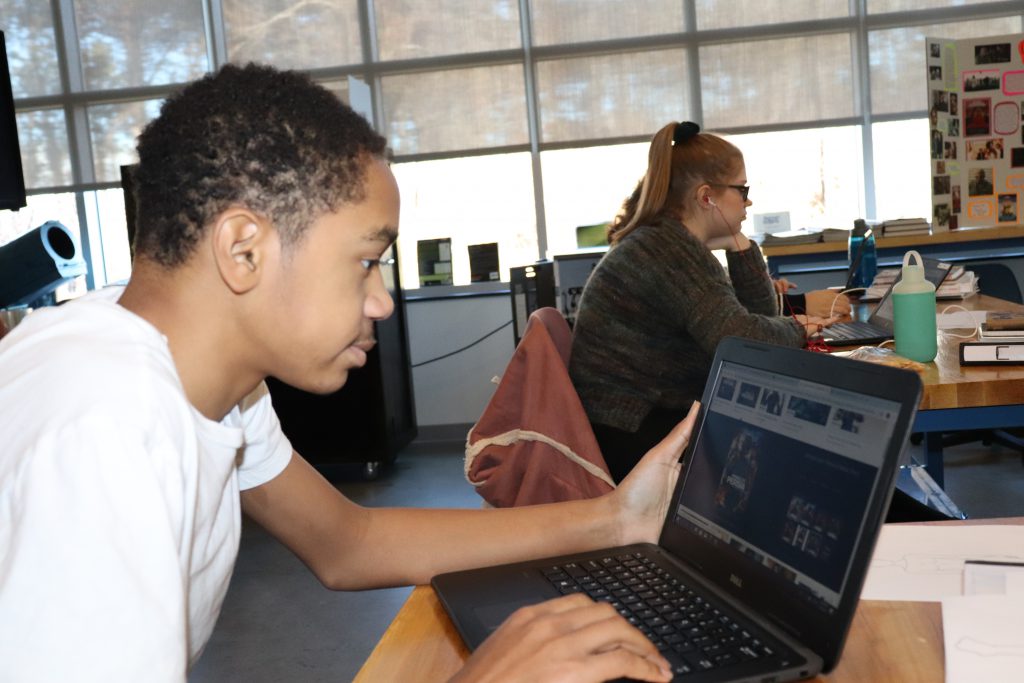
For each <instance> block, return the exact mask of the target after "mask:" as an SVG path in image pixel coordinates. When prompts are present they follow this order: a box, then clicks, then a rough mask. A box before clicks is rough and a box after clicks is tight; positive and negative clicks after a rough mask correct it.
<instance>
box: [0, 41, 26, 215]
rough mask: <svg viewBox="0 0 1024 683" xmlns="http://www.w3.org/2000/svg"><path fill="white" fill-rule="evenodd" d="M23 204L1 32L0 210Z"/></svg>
mask: <svg viewBox="0 0 1024 683" xmlns="http://www.w3.org/2000/svg"><path fill="white" fill-rule="evenodd" d="M25 205H26V202H25V176H24V174H23V172H22V167H21V147H20V145H19V144H18V124H17V121H16V119H15V117H14V92H13V91H12V89H11V73H10V70H9V69H8V67H7V43H6V42H5V41H4V33H3V31H0V209H14V210H17V209H20V208H22V207H23V206H25Z"/></svg>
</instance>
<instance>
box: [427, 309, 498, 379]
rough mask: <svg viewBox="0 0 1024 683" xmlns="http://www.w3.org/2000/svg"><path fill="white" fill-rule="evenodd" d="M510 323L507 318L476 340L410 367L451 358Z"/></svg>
mask: <svg viewBox="0 0 1024 683" xmlns="http://www.w3.org/2000/svg"><path fill="white" fill-rule="evenodd" d="M511 324H512V321H511V320H509V321H508V322H507V323H504V324H502V325H499V326H498V327H496V328H494V329H493V330H491V331H490V332H488V333H487V334H485V335H484V336H482V337H480V338H479V339H477V340H476V341H475V342H472V343H470V344H466V345H465V346H463V347H462V348H461V349H455V350H454V351H451V352H449V353H446V354H444V355H443V356H438V357H437V358H431V359H430V360H425V361H421V362H419V363H413V364H412V367H414V368H418V367H422V366H424V365H428V364H429V363H436V362H437V361H439V360H444V359H445V358H451V357H452V356H454V355H455V354H457V353H462V352H463V351H465V350H466V349H470V348H473V347H474V346H476V345H477V344H479V343H480V342H482V341H483V340H484V339H487V338H488V337H490V336H491V335H494V334H497V333H498V332H501V331H502V330H503V329H505V328H506V327H508V326H509V325H511Z"/></svg>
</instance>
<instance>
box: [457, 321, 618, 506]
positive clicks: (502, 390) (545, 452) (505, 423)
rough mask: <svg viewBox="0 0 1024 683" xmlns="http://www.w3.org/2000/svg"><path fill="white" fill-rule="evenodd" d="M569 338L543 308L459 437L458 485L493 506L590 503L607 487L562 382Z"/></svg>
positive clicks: (573, 397) (568, 384)
mask: <svg viewBox="0 0 1024 683" xmlns="http://www.w3.org/2000/svg"><path fill="white" fill-rule="evenodd" d="M571 346H572V332H571V330H570V329H569V324H568V323H567V322H566V320H565V318H564V317H563V316H562V314H561V313H560V312H559V311H558V310H557V309H554V308H551V307H545V308H540V309H537V310H536V311H534V312H533V313H532V314H531V315H530V318H529V322H528V323H527V326H526V330H525V332H524V333H523V338H522V339H521V340H520V341H519V345H518V346H517V347H516V350H515V352H514V353H513V354H512V358H511V360H509V363H508V366H507V367H506V368H505V372H504V374H503V375H502V376H501V380H500V381H499V383H498V388H497V389H496V390H495V392H494V395H493V396H492V397H491V400H490V401H489V402H488V404H487V407H486V408H485V409H484V412H483V414H482V415H481V416H480V419H479V420H477V422H476V424H474V425H473V428H472V429H471V430H470V431H469V434H468V435H467V438H466V463H465V471H466V479H467V480H468V481H469V482H470V483H471V484H473V486H475V487H476V490H477V493H479V494H480V496H481V497H482V498H483V499H484V500H485V501H486V502H487V503H489V504H491V505H493V506H494V507H513V506H519V505H536V504H540V503H553V502H558V501H564V500H578V499H582V498H593V497H595V496H599V495H602V494H604V493H607V492H609V491H611V490H612V489H614V488H615V484H614V482H613V480H612V478H611V475H610V474H609V473H608V466H607V465H606V464H605V462H604V458H603V457H602V456H601V450H600V448H599V447H598V445H597V439H596V438H595V437H594V432H593V429H591V426H590V421H589V420H588V419H587V414H586V412H585V411H584V409H583V404H582V403H581V402H580V398H579V396H578V395H577V394H576V389H575V387H573V385H572V381H571V380H570V378H569V369H568V361H569V352H570V349H571Z"/></svg>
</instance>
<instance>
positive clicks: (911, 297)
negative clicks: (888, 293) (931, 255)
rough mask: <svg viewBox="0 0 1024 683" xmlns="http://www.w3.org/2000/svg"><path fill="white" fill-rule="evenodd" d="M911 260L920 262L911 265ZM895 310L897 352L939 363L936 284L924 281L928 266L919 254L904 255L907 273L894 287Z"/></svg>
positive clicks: (925, 361) (907, 356) (904, 265)
mask: <svg viewBox="0 0 1024 683" xmlns="http://www.w3.org/2000/svg"><path fill="white" fill-rule="evenodd" d="M911 258H914V259H915V260H916V261H917V263H916V264H911V263H910V260H911ZM892 307H893V309H892V317H893V328H894V334H893V336H894V337H895V340H896V353H898V354H899V355H901V356H903V357H904V358H909V359H911V360H916V361H920V362H921V363H928V362H930V361H933V360H935V354H936V353H938V341H937V331H936V325H935V285H933V284H932V283H930V282H928V280H925V279H924V264H923V263H922V262H921V255H920V254H918V253H917V252H916V251H913V250H911V251H908V252H907V253H906V254H904V255H903V273H902V274H901V276H900V281H899V282H897V283H896V285H895V286H894V287H893V288H892Z"/></svg>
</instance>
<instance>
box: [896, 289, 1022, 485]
mask: <svg viewBox="0 0 1024 683" xmlns="http://www.w3.org/2000/svg"><path fill="white" fill-rule="evenodd" d="M951 304H958V305H961V306H963V307H964V308H966V309H968V310H975V311H1024V306H1021V305H1020V304H1015V303H1010V302H1009V301H1003V300H1002V299H995V298H993V297H990V296H985V295H982V294H979V295H976V296H972V297H968V298H967V299H964V300H963V301H940V302H938V310H939V311H942V310H943V309H945V308H946V307H947V306H949V305H951ZM951 332H955V333H956V334H967V333H969V332H970V330H952V331H951ZM962 341H970V340H965V339H960V338H957V337H954V336H952V334H950V333H949V332H947V331H945V330H940V331H939V353H938V355H937V356H936V358H935V360H934V361H933V362H931V363H927V364H926V369H925V371H924V372H923V373H921V380H922V382H923V383H924V394H923V396H922V398H921V405H920V410H919V411H918V413H917V417H916V418H915V420H914V431H915V432H921V433H923V434H924V440H925V454H926V462H925V468H926V469H927V471H928V474H929V475H931V477H932V479H934V480H935V482H936V483H937V484H938V485H939V486H940V487H941V486H943V479H944V477H943V467H942V433H943V432H952V431H960V430H968V429H997V428H1004V427H1016V426H1024V366H1014V365H987V366H986V365H980V366H979V365H976V366H970V367H962V366H961V365H960V342H962Z"/></svg>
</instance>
